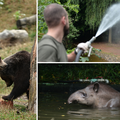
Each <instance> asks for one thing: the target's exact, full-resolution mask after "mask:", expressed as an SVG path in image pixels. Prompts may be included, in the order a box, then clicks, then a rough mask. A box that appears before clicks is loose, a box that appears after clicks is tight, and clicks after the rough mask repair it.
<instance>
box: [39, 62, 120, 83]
mask: <svg viewBox="0 0 120 120" xmlns="http://www.w3.org/2000/svg"><path fill="white" fill-rule="evenodd" d="M98 76H102V77H103V78H104V79H108V80H110V82H111V83H113V84H120V81H119V80H120V64H54V65H53V64H39V65H38V81H39V83H42V82H47V83H52V82H53V83H57V82H59V81H60V80H62V81H70V80H78V79H86V78H87V77H88V79H92V78H96V77H98Z"/></svg>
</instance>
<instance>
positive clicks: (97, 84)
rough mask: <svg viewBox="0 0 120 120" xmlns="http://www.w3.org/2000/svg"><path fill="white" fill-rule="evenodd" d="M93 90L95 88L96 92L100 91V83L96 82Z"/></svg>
mask: <svg viewBox="0 0 120 120" xmlns="http://www.w3.org/2000/svg"><path fill="white" fill-rule="evenodd" d="M93 90H94V91H95V92H96V93H98V90H99V83H95V84H94V87H93Z"/></svg>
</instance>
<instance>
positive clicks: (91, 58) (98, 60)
mask: <svg viewBox="0 0 120 120" xmlns="http://www.w3.org/2000/svg"><path fill="white" fill-rule="evenodd" d="M89 62H108V61H107V60H105V59H103V58H102V57H98V56H96V55H91V56H90V58H89Z"/></svg>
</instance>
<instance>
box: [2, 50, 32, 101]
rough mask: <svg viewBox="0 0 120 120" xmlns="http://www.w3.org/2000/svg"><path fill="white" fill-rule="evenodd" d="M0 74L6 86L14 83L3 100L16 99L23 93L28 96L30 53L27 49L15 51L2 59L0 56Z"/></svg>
mask: <svg viewBox="0 0 120 120" xmlns="http://www.w3.org/2000/svg"><path fill="white" fill-rule="evenodd" d="M0 76H1V78H2V80H4V81H5V82H6V85H7V87H9V86H11V85H12V84H13V83H14V87H13V89H12V91H11V93H10V94H9V95H8V96H3V97H2V98H3V99H4V100H10V101H12V100H13V99H16V98H17V97H19V96H21V95H22V94H23V93H26V94H27V97H28V98H29V79H30V54H29V53H28V52H27V51H20V52H17V53H15V54H13V55H11V56H9V57H7V58H5V59H4V60H2V59H1V57H0Z"/></svg>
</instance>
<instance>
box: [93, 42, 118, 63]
mask: <svg viewBox="0 0 120 120" xmlns="http://www.w3.org/2000/svg"><path fill="white" fill-rule="evenodd" d="M92 46H93V47H94V48H96V49H101V52H96V54H97V55H99V56H100V57H102V58H103V59H105V60H107V61H108V62H120V44H110V43H92Z"/></svg>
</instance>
